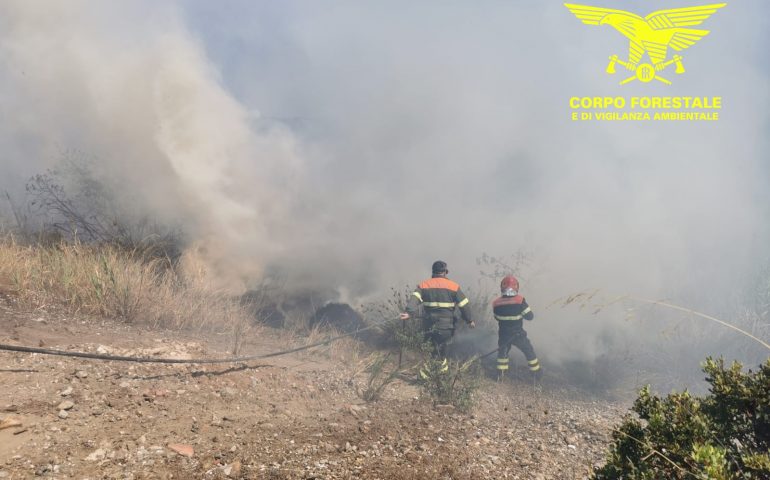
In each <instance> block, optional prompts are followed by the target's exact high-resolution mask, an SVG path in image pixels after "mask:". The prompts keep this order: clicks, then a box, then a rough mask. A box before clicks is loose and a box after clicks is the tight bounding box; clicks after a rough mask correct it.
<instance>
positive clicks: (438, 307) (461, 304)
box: [406, 276, 472, 329]
mask: <svg viewBox="0 0 770 480" xmlns="http://www.w3.org/2000/svg"><path fill="white" fill-rule="evenodd" d="M420 305H422V307H423V312H424V319H425V320H428V321H429V323H430V324H431V325H434V326H435V328H437V329H453V328H454V323H455V317H454V311H455V307H458V308H459V309H460V313H461V314H462V317H463V320H465V323H471V321H472V319H471V309H470V305H468V297H466V296H465V294H464V293H463V291H462V290H460V286H459V285H458V284H457V283H455V282H453V281H452V280H449V279H448V278H446V277H442V276H434V277H433V278H430V279H428V280H425V281H424V282H422V283H420V284H419V285H418V286H417V288H416V289H415V291H414V292H412V295H410V297H409V301H408V302H407V306H406V311H407V312H408V313H409V314H410V315H416V314H417V311H418V308H419V306H420Z"/></svg>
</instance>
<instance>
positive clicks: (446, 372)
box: [419, 357, 481, 412]
mask: <svg viewBox="0 0 770 480" xmlns="http://www.w3.org/2000/svg"><path fill="white" fill-rule="evenodd" d="M477 360H478V359H477V358H476V357H474V358H471V359H470V360H466V361H464V362H455V361H450V360H442V359H438V358H430V359H428V360H427V361H426V362H425V364H424V365H423V366H422V368H421V369H420V374H419V381H420V386H421V387H422V388H423V390H424V391H425V392H427V393H428V395H430V397H431V399H432V400H433V404H434V405H454V406H455V408H457V409H458V410H460V411H461V412H467V411H468V410H470V408H471V407H472V406H473V403H474V400H475V399H474V393H475V392H476V390H478V388H479V385H480V379H481V375H480V372H479V363H478V361H477Z"/></svg>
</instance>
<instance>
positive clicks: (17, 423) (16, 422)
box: [0, 417, 22, 430]
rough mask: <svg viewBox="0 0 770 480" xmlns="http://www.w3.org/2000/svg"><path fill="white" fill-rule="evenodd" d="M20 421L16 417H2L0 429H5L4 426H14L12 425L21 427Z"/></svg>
mask: <svg viewBox="0 0 770 480" xmlns="http://www.w3.org/2000/svg"><path fill="white" fill-rule="evenodd" d="M21 425H22V421H21V420H19V419H18V418H13V417H8V418H4V419H3V421H2V422H0V430H5V429H6V428H14V427H21Z"/></svg>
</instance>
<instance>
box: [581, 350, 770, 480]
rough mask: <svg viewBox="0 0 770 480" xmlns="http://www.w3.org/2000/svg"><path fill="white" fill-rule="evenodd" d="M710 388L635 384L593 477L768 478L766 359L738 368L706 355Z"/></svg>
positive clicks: (769, 376)
mask: <svg viewBox="0 0 770 480" xmlns="http://www.w3.org/2000/svg"><path fill="white" fill-rule="evenodd" d="M703 370H704V372H706V375H707V376H706V381H707V382H708V383H709V384H710V385H711V387H710V394H709V395H707V396H705V397H703V398H698V397H693V396H691V395H690V394H689V393H688V392H686V391H685V392H682V393H672V394H670V395H668V396H666V397H664V398H661V397H658V396H656V395H653V394H652V393H650V389H649V387H645V388H643V389H642V390H641V391H640V392H639V397H638V398H637V400H636V402H635V403H634V406H633V407H632V410H633V411H634V412H635V413H636V414H637V416H638V418H635V417H632V416H627V417H626V418H625V420H624V421H623V423H622V424H621V425H620V426H619V427H618V428H617V429H616V430H615V431H614V432H613V435H612V437H613V443H612V445H611V447H610V450H609V454H608V458H607V463H606V464H605V465H604V466H603V467H601V468H597V469H595V470H594V475H593V478H594V479H597V480H599V479H618V478H627V479H659V478H667V479H668V478H671V479H680V478H681V479H685V478H700V479H717V480H720V479H725V480H726V479H738V478H748V479H767V478H770V451H769V449H770V359H768V361H767V362H766V363H765V364H763V365H761V366H760V368H759V370H758V371H756V372H752V371H751V370H749V371H748V372H746V373H744V372H743V370H742V366H741V364H740V363H738V362H734V363H733V364H732V365H731V366H729V367H726V366H725V364H724V360H723V359H718V360H713V359H711V358H708V359H707V360H706V362H705V363H704V366H703Z"/></svg>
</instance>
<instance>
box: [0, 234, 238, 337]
mask: <svg viewBox="0 0 770 480" xmlns="http://www.w3.org/2000/svg"><path fill="white" fill-rule="evenodd" d="M181 263H182V264H184V262H181ZM178 270H181V271H178ZM0 279H3V281H2V283H3V284H4V288H5V290H7V293H9V294H10V295H11V296H13V297H14V298H15V299H16V301H17V302H18V303H19V305H20V306H22V307H24V308H29V309H36V308H45V307H49V306H56V307H63V308H66V309H67V310H68V311H70V312H71V313H81V314H90V315H96V316H101V317H107V318H119V319H123V320H125V321H127V322H132V323H141V324H145V325H149V326H152V327H165V328H175V329H183V328H184V329H220V330H221V329H222V328H226V329H228V330H229V329H232V333H233V336H234V338H235V340H234V345H233V350H234V351H237V350H238V349H239V347H240V343H241V338H242V336H243V334H244V332H245V331H246V330H248V326H249V325H250V323H251V322H250V318H249V314H248V313H247V312H246V310H245V309H244V308H243V307H242V306H241V305H240V303H239V302H238V301H237V300H236V299H235V298H233V297H232V296H230V295H227V294H226V293H225V292H221V291H216V290H213V289H212V288H211V287H210V285H209V284H208V283H207V282H206V279H205V276H204V274H203V272H202V271H200V270H198V271H196V270H195V269H194V268H187V269H185V268H181V269H171V268H169V267H168V263H167V262H164V261H163V260H159V259H150V260H147V259H143V258H141V256H140V255H137V254H136V252H130V251H125V250H122V249H119V248H113V247H109V246H100V247H95V246H88V245H84V244H79V243H75V244H66V243H60V244H56V245H52V246H41V245H30V246H27V245H22V244H20V243H18V242H16V241H15V240H14V239H13V238H12V237H5V238H2V239H0Z"/></svg>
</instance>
